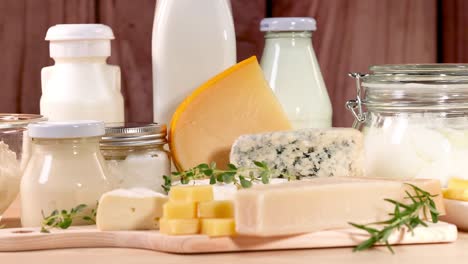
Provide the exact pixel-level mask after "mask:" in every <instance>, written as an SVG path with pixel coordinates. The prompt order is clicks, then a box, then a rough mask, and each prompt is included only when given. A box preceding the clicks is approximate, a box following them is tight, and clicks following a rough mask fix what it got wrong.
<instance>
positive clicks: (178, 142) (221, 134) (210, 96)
mask: <svg viewBox="0 0 468 264" xmlns="http://www.w3.org/2000/svg"><path fill="white" fill-rule="evenodd" d="M288 129H291V123H290V122H289V120H288V118H287V116H286V114H285V112H284V111H283V109H282V107H281V104H280V103H279V102H278V100H277V99H276V97H275V95H274V93H273V91H272V90H271V89H270V87H269V86H268V84H267V82H266V81H265V79H264V77H263V72H262V70H261V68H260V66H259V65H258V62H257V59H256V58H255V57H251V58H249V59H246V60H244V61H242V62H240V63H238V64H237V65H234V66H233V67H231V68H229V69H227V70H226V71H224V72H223V73H221V74H219V75H217V76H216V77H214V78H213V79H211V80H209V81H208V82H206V83H205V84H203V85H202V86H201V87H199V88H198V89H196V90H195V91H194V92H193V93H192V94H191V95H190V96H189V97H188V98H187V99H185V101H183V102H182V104H181V105H180V106H179V107H178V108H177V110H176V112H175V113H174V116H173V118H172V122H171V126H170V132H169V146H170V149H171V152H172V156H173V160H174V164H175V165H176V167H177V168H178V169H179V170H187V169H189V168H191V167H194V166H196V165H198V164H200V163H210V162H212V161H214V162H216V163H217V164H218V165H219V166H221V167H223V166H226V164H227V163H228V162H229V151H230V149H231V146H232V143H233V142H234V140H235V139H236V138H238V137H239V136H240V135H243V134H252V133H260V132H268V131H279V130H288Z"/></svg>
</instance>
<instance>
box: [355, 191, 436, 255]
mask: <svg viewBox="0 0 468 264" xmlns="http://www.w3.org/2000/svg"><path fill="white" fill-rule="evenodd" d="M407 185H408V186H410V187H412V189H413V191H414V193H415V195H413V194H411V193H410V192H408V191H406V197H405V198H406V199H408V200H410V201H411V204H403V203H400V202H397V201H395V200H392V199H384V201H386V202H389V203H391V204H393V205H394V206H395V209H394V210H393V213H391V214H390V216H392V217H391V218H390V219H388V220H386V221H382V222H378V223H371V224H367V225H360V224H355V223H349V224H350V225H352V226H354V227H356V228H359V229H361V230H364V231H366V232H367V233H369V236H370V237H369V239H367V240H365V241H364V242H362V243H361V244H359V245H357V246H356V247H355V248H354V250H353V251H362V250H366V249H369V248H371V247H373V246H374V245H375V244H376V243H383V244H384V245H385V246H387V248H388V249H389V250H390V252H392V253H394V251H393V249H392V247H391V246H390V243H389V242H388V238H389V237H390V235H391V234H392V233H393V232H394V231H396V230H399V229H400V228H401V227H403V226H405V227H406V228H407V229H408V231H410V232H413V229H414V228H416V227H418V226H423V227H427V226H428V225H427V223H426V222H424V219H421V217H420V216H421V213H423V214H424V213H425V212H430V213H431V221H432V222H433V223H437V221H438V217H439V212H438V211H437V209H436V205H435V202H434V200H433V199H432V198H433V197H435V195H431V194H430V193H429V192H426V191H424V190H422V189H420V188H419V187H417V186H414V185H412V184H408V183H407ZM425 219H427V218H425ZM376 224H384V225H385V226H384V227H383V228H382V229H377V228H375V227H374V225H376Z"/></svg>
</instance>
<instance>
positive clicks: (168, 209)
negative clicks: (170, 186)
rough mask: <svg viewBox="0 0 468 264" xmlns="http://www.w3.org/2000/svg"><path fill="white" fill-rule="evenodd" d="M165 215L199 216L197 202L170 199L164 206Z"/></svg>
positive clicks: (172, 217)
mask: <svg viewBox="0 0 468 264" xmlns="http://www.w3.org/2000/svg"><path fill="white" fill-rule="evenodd" d="M163 217H164V218H166V219H191V218H197V203H195V202H176V201H170V202H167V203H165V204H164V206H163Z"/></svg>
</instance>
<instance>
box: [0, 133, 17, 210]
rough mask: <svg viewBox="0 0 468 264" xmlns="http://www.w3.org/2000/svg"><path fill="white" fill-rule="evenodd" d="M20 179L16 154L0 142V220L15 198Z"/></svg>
mask: <svg viewBox="0 0 468 264" xmlns="http://www.w3.org/2000/svg"><path fill="white" fill-rule="evenodd" d="M20 179H21V170H20V164H19V162H18V160H17V159H16V153H15V152H13V151H11V150H10V148H9V147H8V145H7V144H5V143H4V142H3V141H0V219H1V217H2V214H3V212H4V211H5V210H6V209H7V208H8V206H9V205H10V203H11V202H12V201H13V200H14V199H15V198H16V195H17V194H18V189H19V182H20Z"/></svg>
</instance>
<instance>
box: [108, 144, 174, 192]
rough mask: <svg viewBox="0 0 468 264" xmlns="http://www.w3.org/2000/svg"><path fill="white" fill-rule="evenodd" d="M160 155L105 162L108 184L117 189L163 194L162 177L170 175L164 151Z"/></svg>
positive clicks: (138, 155)
mask: <svg viewBox="0 0 468 264" xmlns="http://www.w3.org/2000/svg"><path fill="white" fill-rule="evenodd" d="M160 154H162V155H152V154H143V155H140V154H132V155H129V156H127V157H126V158H125V159H124V160H107V161H106V162H107V166H108V169H109V181H110V183H111V184H112V186H114V187H118V188H134V187H146V188H149V189H152V190H154V191H157V192H160V193H163V192H164V190H163V189H162V187H161V185H163V184H164V179H163V177H162V176H163V175H170V174H171V161H170V159H169V156H168V155H167V154H166V153H165V152H164V151H161V153H160Z"/></svg>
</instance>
